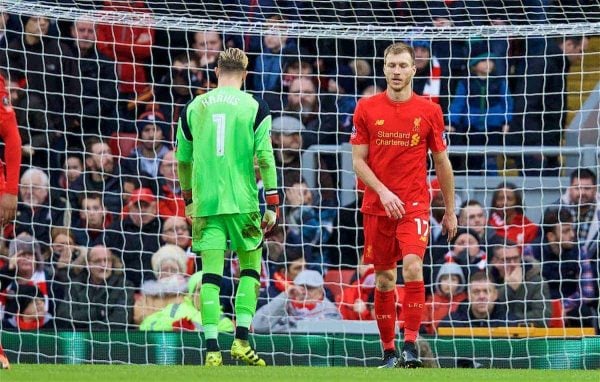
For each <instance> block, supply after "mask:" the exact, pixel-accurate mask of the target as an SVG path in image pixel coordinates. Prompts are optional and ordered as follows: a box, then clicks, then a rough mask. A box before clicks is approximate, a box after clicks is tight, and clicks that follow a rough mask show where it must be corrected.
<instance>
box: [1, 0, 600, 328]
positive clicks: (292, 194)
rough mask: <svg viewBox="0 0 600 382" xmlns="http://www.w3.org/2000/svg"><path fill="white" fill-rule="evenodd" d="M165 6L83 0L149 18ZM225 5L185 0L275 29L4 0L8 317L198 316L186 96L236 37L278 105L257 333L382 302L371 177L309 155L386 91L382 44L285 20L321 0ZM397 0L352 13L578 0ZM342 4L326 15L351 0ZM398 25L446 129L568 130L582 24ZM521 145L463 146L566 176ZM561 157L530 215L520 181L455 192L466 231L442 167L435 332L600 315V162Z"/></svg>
mask: <svg viewBox="0 0 600 382" xmlns="http://www.w3.org/2000/svg"><path fill="white" fill-rule="evenodd" d="M57 3H59V4H68V3H70V1H57ZM163 3H164V2H160V1H147V2H143V1H131V0H129V1H128V0H113V1H104V2H94V1H87V2H81V4H79V6H86V7H89V8H95V9H97V10H106V11H121V12H136V13H143V14H146V15H147V17H152V16H153V15H154V14H157V13H160V11H161V10H163V7H164V6H165V5H164V4H163ZM220 3H221V4H220V5H219V6H220V7H223V9H221V10H219V9H217V10H214V9H213V10H211V9H210V7H209V6H204V8H203V9H200V8H202V7H200V6H197V9H196V8H194V7H196V6H189V9H188V8H186V9H188V10H190V9H192V10H194V9H195V11H194V12H199V14H204V13H206V14H208V15H210V14H211V12H217V13H218V12H220V11H223V12H226V13H225V14H228V15H229V16H230V17H231V18H232V19H235V17H240V15H244V16H247V17H248V19H249V20H252V19H255V20H257V21H263V22H265V23H266V25H267V26H268V32H267V33H265V34H263V35H262V36H256V35H243V34H226V33H222V32H221V31H217V30H204V31H190V32H187V31H180V30H171V29H169V30H163V29H153V28H150V27H147V26H143V25H120V24H97V23H95V22H94V21H93V20H92V19H88V18H86V17H81V18H78V19H77V20H75V21H73V22H67V21H62V20H56V19H52V18H47V17H36V16H17V15H11V14H8V13H7V12H0V72H1V73H2V74H3V75H4V76H5V77H6V79H7V83H9V84H10V94H11V102H12V105H13V107H14V109H15V111H16V113H17V120H18V123H19V128H20V133H21V138H22V140H23V166H22V171H21V178H20V185H19V187H20V188H19V206H18V214H17V219H16V221H15V222H14V224H12V225H10V226H7V227H6V228H5V229H4V232H2V235H1V237H2V240H1V244H0V255H1V256H0V318H2V327H3V328H18V329H20V330H35V329H40V328H54V327H56V328H59V329H66V328H74V329H87V330H104V329H109V328H110V329H126V328H137V327H138V326H139V325H142V329H143V328H147V329H149V330H152V329H153V328H154V329H156V328H157V327H159V326H156V325H158V324H156V322H159V321H161V320H162V321H166V322H168V323H169V325H172V327H174V328H184V329H194V328H196V326H197V323H198V322H199V320H198V318H197V317H194V315H193V312H194V306H198V305H197V301H196V300H197V297H198V296H197V295H198V293H197V292H198V291H197V280H196V282H194V283H190V276H192V275H194V274H196V272H198V271H200V270H201V269H200V260H199V258H198V257H197V256H196V255H195V254H194V253H192V251H191V249H190V246H191V227H190V225H189V223H188V220H186V218H185V216H184V215H185V214H184V212H185V205H184V203H183V200H182V198H181V188H180V185H179V182H178V176H177V164H176V161H175V159H174V149H175V145H174V138H173V137H174V131H175V129H176V124H177V121H178V118H179V115H180V112H181V110H182V109H183V107H184V106H185V105H186V104H187V103H188V102H189V101H191V100H192V99H193V98H194V97H195V96H197V95H200V94H203V93H205V92H207V91H209V90H210V89H212V88H214V87H215V86H216V77H215V74H214V70H213V69H214V67H215V65H216V60H217V57H218V54H219V52H220V51H221V50H222V49H223V48H224V47H231V46H235V47H239V48H242V49H244V50H245V51H246V52H248V54H249V57H250V58H251V64H250V66H249V68H250V71H249V74H248V77H247V81H246V84H245V89H246V90H248V91H250V92H252V93H254V94H256V95H258V96H261V97H263V98H264V99H265V100H266V101H267V103H268V104H269V106H270V108H271V112H272V117H273V122H272V142H273V146H274V149H275V158H276V163H277V166H278V178H279V185H280V193H281V196H282V200H283V205H284V208H283V224H282V225H281V228H280V229H279V230H278V232H276V234H275V235H274V236H273V237H272V238H271V239H270V240H269V241H266V242H265V245H264V261H263V271H262V275H261V278H262V281H261V296H260V298H259V306H260V308H259V310H258V312H257V316H256V318H255V322H254V329H255V331H285V330H288V329H292V328H293V327H294V326H295V325H296V322H297V321H298V320H319V319H347V320H371V319H373V289H374V275H373V270H372V269H371V268H369V267H367V266H364V265H362V264H361V256H362V249H363V235H362V216H361V215H360V213H359V212H358V209H359V207H360V202H361V197H362V192H361V190H360V189H358V190H356V193H355V195H356V200H355V201H353V202H352V203H351V204H348V205H340V202H339V200H340V193H339V189H340V184H341V169H340V168H339V160H338V158H337V157H336V156H334V155H319V156H318V160H317V161H316V168H312V169H306V168H304V166H303V163H302V153H303V152H305V150H306V149H308V148H309V147H311V146H313V145H316V144H319V145H339V144H342V143H345V142H348V140H349V137H350V134H351V132H352V128H353V126H352V114H353V111H354V108H355V107H356V103H357V101H358V100H359V99H360V98H361V97H365V96H369V95H372V94H375V93H378V92H381V91H383V90H384V89H383V86H384V85H383V84H382V82H381V80H382V79H383V77H382V67H383V63H382V62H381V61H380V60H378V59H373V57H381V56H382V52H383V50H382V49H383V48H385V46H387V45H388V44H389V42H390V41H383V40H378V41H372V40H369V41H362V40H345V39H320V38H298V37H295V36H288V35H287V34H286V29H287V25H288V23H289V22H290V21H311V20H313V21H315V20H316V21H319V17H324V16H323V15H327V14H328V13H327V12H328V10H329V7H331V5H330V6H325V4H323V8H319V9H321V10H323V13H322V14H321V12H319V14H318V15H317V14H315V13H314V12H313V11H312V9H313V8H311V7H312V6H311V7H309V6H308V5H307V4H305V3H309V2H305V1H288V2H287V3H297V4H296V6H297V7H296V8H294V9H297V12H298V13H297V14H295V15H285V14H283V15H282V14H280V13H277V12H274V11H273V9H275V8H276V7H277V6H278V5H275V3H277V4H279V3H281V2H273V1H262V0H261V1H258V2H257V3H258V4H259V5H260V7H259V8H257V9H254V8H252V7H253V6H256V2H251V4H243V3H244V2H243V1H240V2H235V1H232V2H229V1H224V2H220ZM267 3H269V4H267ZM310 3H318V2H315V1H311V2H310ZM323 3H331V2H323ZM340 3H355V2H340ZM398 3H399V4H400V5H399V7H398V9H382V10H381V12H379V11H378V12H375V10H374V11H373V14H367V15H358V14H355V17H357V20H358V21H359V22H365V20H372V21H373V22H378V21H380V20H388V21H389V20H395V18H398V17H401V16H402V17H401V20H403V24H409V25H413V26H436V27H439V28H443V27H445V26H485V25H511V24H523V23H525V24H527V23H533V24H535V23H549V22H550V21H552V20H555V19H556V18H555V17H554V16H552V15H554V14H558V13H560V12H557V9H559V10H560V9H561V8H560V7H561V6H562V5H561V4H562V3H565V4H566V3H568V2H567V1H562V2H561V1H556V2H551V3H552V4H547V3H548V2H547V1H525V2H522V3H523V4H525V8H518V9H514V10H512V9H511V10H510V11H509V12H505V11H504V8H503V7H501V6H500V5H498V4H496V5H493V3H494V4H495V3H501V2H492V1H490V2H488V1H486V2H485V3H486V6H477V4H476V3H480V2H478V1H443V2H442V1H440V2H437V1H428V2H419V1H411V2H398ZM433 3H435V4H433ZM529 3H531V4H529ZM169 4H170V3H169ZM313 6H316V5H313ZM593 6H594V4H593V2H592V3H591V4H590V7H593ZM215 7H217V6H216V5H215ZM528 7H529V8H528ZM531 7H536V8H535V9H536V12H531ZM251 9H254V11H252V12H250V11H251ZM267 9H268V10H271V11H269V12H267V11H266V10H267ZM290 9H291V8H290ZM335 9H336V11H334V10H333V8H332V9H331V12H333V13H331V12H330V13H329V14H330V15H334V16H335V15H337V14H338V13H337V12H341V11H340V9H346V11H348V10H349V9H351V10H357V9H360V8H352V5H351V4H346V6H345V8H335ZM564 9H571V8H569V7H566V8H564ZM590 9H591V8H590ZM261 10H262V11H261ZM500 10H503V11H502V12H500ZM263 11H264V12H263ZM236 12H237V13H236ZM240 12H242V13H240ZM244 12H245V13H244ZM348 12H349V11H348ZM567 13H568V12H567ZM567 13H566V12H562V13H560V14H562V15H563V16H564V15H567V16H565V17H567V18H568V17H571V18H572V20H576V19H577V17H583V18H586V17H588V16H589V17H593V16H594V15H595V14H596V13H594V12H591V13H584V14H582V15H579V16H577V15H575V14H573V15H568V14H567ZM348 14H349V13H348ZM586 15H587V16H586ZM359 16H360V17H359ZM363 16H364V17H363ZM332 17H333V16H332ZM348 17H349V16H348ZM369 17H371V19H369ZM406 42H407V43H409V44H411V45H412V46H413V48H414V50H415V65H416V67H417V74H416V77H415V80H414V90H415V92H416V93H418V94H420V95H423V96H425V97H428V98H429V99H430V100H431V101H432V102H436V103H439V104H440V105H441V106H442V109H443V110H444V113H445V119H446V124H447V136H448V140H449V141H450V143H452V144H465V145H517V146H522V145H525V146H540V145H545V146H559V145H561V143H562V139H563V137H562V133H563V130H564V128H565V118H566V93H567V92H566V75H567V73H568V72H569V69H570V66H571V65H573V64H577V63H578V62H579V60H580V59H581V55H582V53H583V52H584V51H585V49H586V46H587V43H588V38H587V37H585V36H567V37H562V38H559V39H552V38H545V37H528V38H520V39H517V38H511V39H507V38H500V37H498V38H485V39H484V38H481V39H469V40H460V39H453V40H450V41H448V40H442V39H440V40H434V41H427V40H411V39H407V40H406ZM525 133H526V134H525ZM520 159H521V161H519V158H517V159H516V160H515V161H513V163H503V162H502V158H499V157H496V156H493V155H490V156H489V157H488V158H486V159H485V160H483V159H482V157H481V155H480V156H472V155H471V156H454V157H452V161H453V165H454V167H455V170H456V172H457V174H463V175H481V174H488V175H495V174H498V173H500V171H501V170H505V169H506V168H508V166H512V169H513V170H514V171H516V172H517V173H518V174H520V175H529V174H532V173H533V174H537V175H543V176H559V175H561V174H560V172H559V170H560V165H559V158H558V157H552V156H550V157H547V156H546V157H542V156H536V155H527V156H523V157H521V158H520ZM307 171H314V172H315V173H316V179H317V180H316V184H317V186H316V187H312V188H311V187H310V186H309V183H307V181H306V179H305V176H304V175H305V174H306V173H307ZM257 174H258V172H257ZM569 175H570V186H569V187H568V189H567V190H566V191H565V194H564V195H563V197H561V198H560V199H559V200H557V201H556V202H555V203H553V205H551V206H548V208H547V210H546V211H545V212H544V214H543V219H542V221H539V222H534V221H532V220H531V219H529V218H528V217H527V215H526V207H527V206H525V205H524V203H523V195H522V189H519V188H518V187H517V186H515V185H514V184H510V183H502V184H499V185H497V187H496V189H495V192H494V196H493V198H492V201H491V203H490V205H489V206H487V205H483V204H482V203H481V201H478V200H475V199H468V200H465V201H464V202H462V203H461V205H460V209H459V210H458V211H459V225H460V227H461V229H460V231H459V234H458V235H457V236H456V237H455V238H454V239H453V240H452V241H451V242H450V243H448V242H447V240H446V238H445V237H444V236H443V235H442V234H441V228H440V224H439V223H440V221H441V217H442V215H443V208H441V207H443V199H442V197H441V193H440V192H439V189H438V186H436V182H435V181H432V183H431V196H432V215H431V221H430V227H431V229H430V243H431V246H430V251H429V252H428V253H427V254H426V258H425V272H424V273H425V275H426V280H425V281H426V285H427V288H428V300H427V312H426V317H424V319H425V320H424V325H423V331H424V332H427V333H434V332H435V330H436V328H437V327H438V326H454V327H456V326H503V325H506V324H511V325H514V324H518V325H535V326H540V327H557V326H558V327H560V326H565V325H566V326H574V327H581V326H586V327H588V326H591V327H595V328H598V309H599V306H598V295H599V285H600V276H599V274H600V250H599V249H598V243H599V240H600V239H599V236H598V232H599V226H600V200H599V199H598V198H599V196H598V194H597V177H596V173H595V171H594V170H593V169H586V168H579V169H575V170H574V171H573V172H572V173H571V174H569ZM258 182H259V189H260V185H261V182H260V180H258ZM225 269H226V272H225V273H226V277H224V281H223V285H222V288H221V291H222V301H221V302H222V305H223V317H222V319H223V325H222V326H221V328H222V330H224V331H227V330H232V328H233V326H232V325H230V319H231V318H232V313H233V308H232V302H233V296H234V295H235V290H236V283H237V281H238V278H239V264H238V262H237V259H236V255H235V253H230V254H229V256H228V258H227V264H226V267H225ZM399 283H400V284H399V285H398V288H397V292H398V297H399V298H398V301H399V304H398V312H399V316H398V317H400V319H401V320H402V312H401V311H402V307H401V302H402V295H403V288H402V285H401V283H402V280H400V281H399ZM184 303H187V304H188V305H184V306H188V307H191V308H190V310H185V311H183V310H182V311H180V314H181V317H180V316H177V319H175V318H174V317H171V316H169V315H168V314H166V313H165V309H167V310H168V309H172V307H173V306H174V305H173V304H176V306H179V305H177V304H184ZM167 307H170V308H167ZM159 312H163V314H162V316H160V317H159V318H157V316H153V315H154V314H156V313H159ZM145 320H151V322H152V325H151V324H150V323H149V322H150V321H146V325H144V324H143V323H144V321H145ZM228 320H229V321H228ZM162 321H161V322H162ZM153 325H154V326H153Z"/></svg>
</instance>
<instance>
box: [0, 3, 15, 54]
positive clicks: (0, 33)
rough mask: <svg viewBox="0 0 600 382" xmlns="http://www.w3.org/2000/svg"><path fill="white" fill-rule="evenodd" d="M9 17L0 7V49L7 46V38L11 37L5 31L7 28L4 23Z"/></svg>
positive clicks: (4, 48)
mask: <svg viewBox="0 0 600 382" xmlns="http://www.w3.org/2000/svg"><path fill="white" fill-rule="evenodd" d="M9 18H10V15H9V14H8V13H7V12H5V11H4V8H3V7H2V8H0V49H1V50H2V51H4V50H6V48H7V47H8V40H9V39H10V38H11V37H12V36H11V35H9V34H8V33H7V32H8V31H9V30H7V28H6V23H7V22H8V19H9Z"/></svg>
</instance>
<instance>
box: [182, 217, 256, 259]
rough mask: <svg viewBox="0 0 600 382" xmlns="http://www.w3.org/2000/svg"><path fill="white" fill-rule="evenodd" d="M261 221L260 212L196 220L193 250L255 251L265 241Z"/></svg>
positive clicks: (194, 223)
mask: <svg viewBox="0 0 600 382" xmlns="http://www.w3.org/2000/svg"><path fill="white" fill-rule="evenodd" d="M261 220H262V218H261V216H260V213H259V212H251V213H248V214H230V215H215V216H205V217H200V218H194V219H193V220H192V250H193V251H195V252H197V251H200V252H201V251H206V250H223V251H225V250H227V249H231V250H232V251H236V250H242V251H252V250H255V249H257V248H258V247H260V245H261V243H262V241H263V233H262V230H261V228H260V223H261ZM227 240H229V241H230V243H231V245H230V248H227Z"/></svg>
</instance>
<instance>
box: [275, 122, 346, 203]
mask: <svg viewBox="0 0 600 382" xmlns="http://www.w3.org/2000/svg"><path fill="white" fill-rule="evenodd" d="M305 130H306V128H305V127H304V125H303V124H302V122H300V120H299V119H297V118H294V117H291V116H289V115H283V116H281V117H278V118H275V119H273V122H272V124H271V140H272V142H273V151H274V154H275V164H276V165H277V180H278V184H283V185H284V187H285V188H289V187H291V186H292V185H293V184H295V183H301V182H303V178H302V171H301V169H302V164H301V161H300V156H301V152H302V147H303V142H304V133H305ZM327 169H328V166H327V164H326V163H325V160H324V159H323V158H322V157H321V158H320V160H319V168H318V169H317V171H318V174H319V178H318V179H319V185H320V186H321V189H320V191H319V192H320V198H321V205H323V204H325V205H335V203H336V202H337V196H336V194H335V192H333V190H334V188H335V186H334V181H333V179H332V175H331V173H330V171H328V170H327Z"/></svg>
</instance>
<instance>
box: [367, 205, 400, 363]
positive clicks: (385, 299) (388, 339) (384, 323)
mask: <svg viewBox="0 0 600 382" xmlns="http://www.w3.org/2000/svg"><path fill="white" fill-rule="evenodd" d="M395 231H396V223H395V222H393V221H391V220H390V219H388V218H387V217H381V216H374V215H367V214H365V215H364V233H365V251H364V262H365V264H373V265H374V266H375V304H374V305H375V320H376V321H377V329H378V330H379V337H380V339H381V345H382V348H383V361H382V363H381V366H380V367H383V368H388V367H395V366H396V365H397V363H398V353H397V351H396V345H395V340H396V261H397V260H398V259H399V257H400V252H399V248H398V243H397V240H396V237H395Z"/></svg>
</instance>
